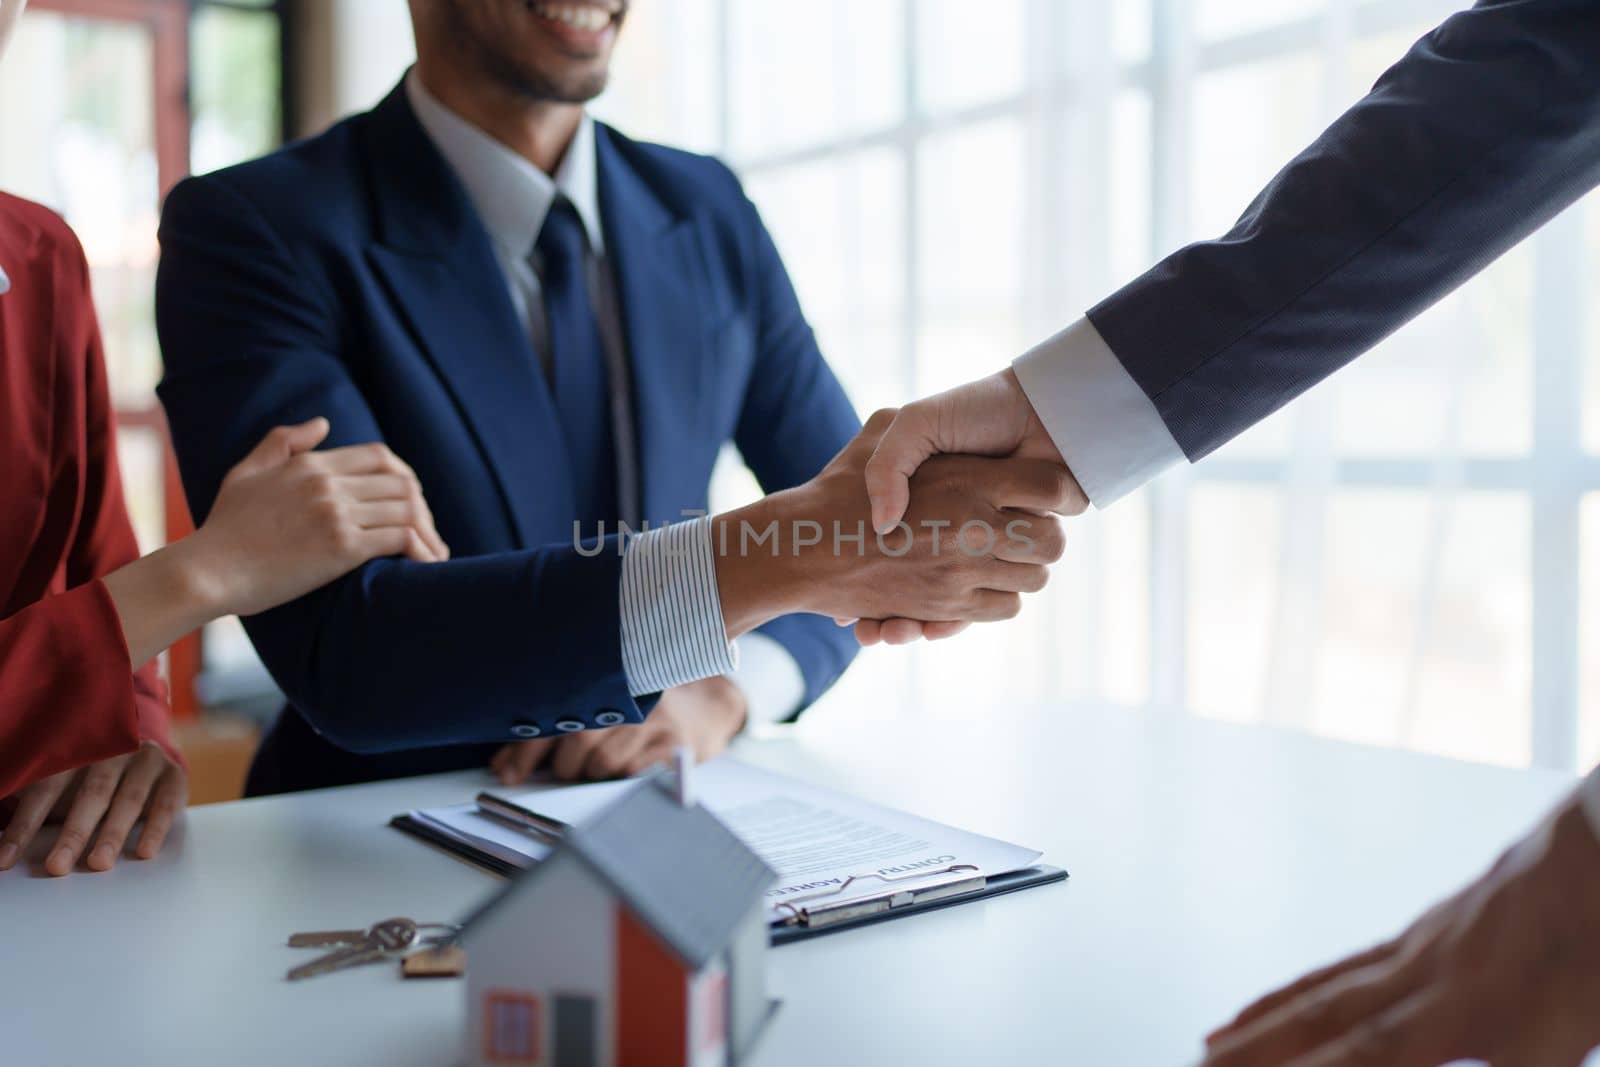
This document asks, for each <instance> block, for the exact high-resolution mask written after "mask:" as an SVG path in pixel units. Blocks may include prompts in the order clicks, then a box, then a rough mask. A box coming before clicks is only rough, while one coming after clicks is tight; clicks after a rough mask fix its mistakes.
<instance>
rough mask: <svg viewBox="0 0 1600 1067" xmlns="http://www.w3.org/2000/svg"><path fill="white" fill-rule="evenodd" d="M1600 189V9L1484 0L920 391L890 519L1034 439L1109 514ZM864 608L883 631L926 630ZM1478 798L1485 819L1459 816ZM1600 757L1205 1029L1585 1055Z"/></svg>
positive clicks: (1405, 1051)
mask: <svg viewBox="0 0 1600 1067" xmlns="http://www.w3.org/2000/svg"><path fill="white" fill-rule="evenodd" d="M1597 183H1600V2H1597V0H1482V2H1480V3H1478V4H1476V5H1475V6H1473V7H1472V8H1471V9H1470V10H1467V11H1463V12H1460V13H1458V14H1456V15H1454V16H1452V17H1451V18H1450V19H1448V20H1447V21H1445V22H1444V24H1443V25H1441V26H1440V27H1439V28H1438V29H1436V30H1434V31H1433V32H1432V33H1430V34H1428V35H1427V36H1425V37H1424V38H1422V39H1421V40H1420V41H1418V42H1417V43H1416V44H1415V45H1414V46H1413V47H1412V49H1411V50H1410V52H1409V53H1408V54H1407V55H1406V56H1405V57H1404V58H1403V59H1401V60H1400V62H1398V63H1396V64H1395V65H1394V66H1393V67H1392V68H1390V69H1389V71H1387V72H1386V73H1385V74H1384V75H1383V77H1382V78H1380V79H1379V80H1378V83H1377V84H1376V85H1375V86H1374V87H1373V90H1372V92H1371V93H1369V94H1368V95H1367V96H1366V97H1365V98H1364V99H1363V100H1361V101H1360V102H1359V103H1357V104H1356V105H1355V106H1354V107H1353V108H1351V109H1350V110H1349V111H1348V112H1346V113H1345V114H1344V115H1343V116H1341V117H1340V118H1339V119H1338V120H1337V121H1335V122H1334V123H1333V125H1332V126H1330V127H1329V128H1328V129H1327V130H1326V131H1325V132H1324V133H1323V134H1322V136H1321V137H1319V138H1318V139H1317V141H1316V142H1315V143H1314V144H1312V145H1311V146H1310V147H1309V148H1307V149H1306V150H1305V151H1304V152H1302V153H1301V154H1300V155H1298V156H1297V157H1295V158H1294V159H1293V160H1291V161H1290V162H1289V163H1288V164H1287V165H1286V166H1285V167H1284V169H1283V170H1282V171H1280V172H1279V173H1278V175H1277V176H1276V177H1275V178H1273V180H1272V182H1271V183H1270V184H1269V185H1268V186H1267V187H1266V188H1265V189H1263V190H1262V191H1261V193H1260V194H1259V195H1258V196H1257V197H1256V199H1255V201H1254V202H1253V203H1251V204H1250V206H1249V208H1248V209H1247V210H1246V211H1245V213H1244V215H1243V216H1241V217H1240V219H1239V221H1238V223H1237V224H1236V225H1235V226H1234V227H1233V229H1232V230H1231V231H1230V232H1229V233H1227V234H1225V235H1224V236H1222V237H1221V238H1219V239H1217V240H1212V241H1202V242H1200V243H1198V244H1194V245H1191V246H1189V247H1188V248H1184V249H1181V250H1179V251H1178V252H1175V253H1174V254H1172V255H1171V256H1169V257H1167V258H1166V259H1165V260H1163V261H1162V262H1161V263H1159V264H1157V265H1156V266H1155V267H1153V268H1152V269H1151V270H1150V271H1148V272H1147V273H1146V274H1145V275H1144V276H1143V277H1140V278H1138V279H1135V280H1134V281H1133V282H1131V283H1130V284H1128V285H1127V286H1125V287H1123V288H1122V289H1120V290H1119V291H1117V292H1115V293H1113V294H1111V295H1110V296H1109V297H1107V298H1106V299H1105V300H1103V301H1101V302H1100V304H1098V305H1097V306H1095V307H1094V308H1091V309H1090V310H1089V311H1088V313H1087V314H1086V315H1085V316H1084V317H1083V318H1080V319H1079V320H1078V321H1077V322H1075V323H1073V324H1072V325H1070V326H1069V327H1068V328H1067V329H1066V330H1064V331H1062V332H1061V333H1060V334H1058V335H1057V336H1055V337H1053V338H1051V339H1049V340H1047V341H1045V342H1044V343H1043V344H1041V345H1039V346H1038V347H1037V348H1035V349H1034V350H1032V351H1031V352H1028V353H1026V354H1024V355H1023V356H1021V357H1020V358H1018V359H1017V360H1016V361H1015V363H1013V365H1012V366H1011V367H1010V368H1007V369H1006V370H1003V371H1001V372H1000V373H998V374H995V375H992V376H990V377H988V378H984V379H982V380H980V381H977V382H973V383H972V384H970V385H966V386H962V387H960V388H957V389H953V390H951V391H949V392H947V393H944V394H941V395H940V396H937V397H932V398H930V399H927V400H923V401H918V402H917V403H915V404H911V405H908V406H907V407H906V408H904V409H902V410H901V412H900V413H899V415H898V417H897V418H896V419H895V421H894V423H893V425H892V426H891V427H890V429H889V430H888V431H887V432H886V433H885V435H884V436H883V438H882V439H881V441H880V444H879V445H878V448H877V452H876V454H875V456H874V457H873V459H872V460H871V461H870V462H869V463H868V465H867V477H868V483H869V485H870V487H871V490H872V495H873V498H874V501H873V503H874V508H873V511H874V517H875V520H876V521H877V522H880V523H882V522H888V521H892V520H893V519H895V518H896V517H897V516H898V515H899V513H900V511H901V509H902V508H903V507H904V506H905V503H906V501H907V499H908V495H909V498H910V499H912V500H914V499H915V495H916V494H915V489H914V487H913V488H912V490H911V491H910V493H909V494H908V487H907V484H906V478H907V476H908V475H910V474H912V473H913V472H915V471H916V470H917V469H918V467H919V465H920V464H921V463H922V462H923V461H924V460H925V459H926V457H928V456H929V455H931V454H934V453H937V452H940V451H955V452H967V451H976V452H991V453H996V454H1004V453H1009V452H1012V451H1014V450H1016V449H1019V448H1021V449H1026V450H1029V451H1031V452H1033V453H1034V454H1038V455H1050V456H1053V457H1054V458H1055V459H1056V461H1057V462H1060V463H1064V464H1065V467H1066V468H1070V470H1071V472H1072V474H1073V475H1074V476H1075V478H1076V481H1077V482H1079V483H1081V485H1082V488H1083V489H1084V490H1085V491H1086V493H1087V495H1088V497H1089V498H1090V499H1091V500H1092V501H1093V502H1094V503H1095V504H1096V506H1100V507H1104V506H1105V505H1107V504H1109V503H1110V502H1112V501H1113V500H1115V499H1117V498H1118V497H1119V496H1121V495H1123V494H1124V493H1126V492H1128V491H1129V490H1131V489H1134V488H1136V487H1137V486H1139V485H1140V484H1142V483H1143V482H1144V481H1146V480H1148V479H1149V478H1151V477H1153V476H1154V475H1155V474H1157V473H1159V472H1160V471H1161V470H1162V469H1164V468H1165V467H1167V466H1169V465H1171V464H1174V463H1178V462H1182V461H1184V460H1189V461H1194V460H1198V459H1200V458H1201V457H1203V456H1205V455H1207V454H1208V453H1210V452H1211V451H1212V450H1214V449H1215V448H1217V447H1218V446H1219V445H1221V444H1223V443H1224V442H1226V441H1227V440H1229V439H1230V438H1232V437H1233V436H1234V435H1236V434H1238V433H1239V432H1240V431H1242V430H1243V429H1245V428H1246V427H1248V426H1250V425H1252V424H1254V423H1255V422H1257V421H1259V420H1260V419H1262V418H1265V417H1266V416H1267V415H1268V414H1270V413H1271V412H1273V411H1275V410H1277V409H1278V408H1279V407H1281V406H1282V405H1284V404H1285V403H1287V402H1288V401H1289V400H1291V399H1293V398H1294V397H1295V396H1297V395H1299V394H1300V393H1301V392H1303V391H1305V390H1306V389H1309V388H1310V387H1311V386H1313V385H1315V384H1316V383H1317V382H1319V381H1321V380H1322V379H1323V378H1325V377H1327V376H1328V375H1329V374H1331V373H1333V372H1334V371H1335V370H1337V369H1338V368H1340V367H1342V366H1343V365H1345V364H1346V363H1347V362H1349V361H1350V360H1352V359H1354V358H1355V357H1356V356H1358V355H1360V354H1361V353H1363V352H1365V351H1366V350H1367V349H1369V348H1371V347H1372V346H1373V345H1375V344H1376V343H1377V342H1378V341H1380V340H1381V339H1383V338H1384V337H1385V336H1387V335H1388V334H1389V333H1390V332H1392V331H1393V330H1395V329H1397V328H1398V327H1399V326H1401V325H1402V324H1403V323H1405V322H1407V321H1408V320H1410V319H1411V318H1412V317H1413V316H1415V315H1416V314H1418V313H1419V312H1420V311H1422V310H1423V309H1424V308H1426V307H1427V306H1428V305H1430V304H1431V303H1433V302H1434V301H1435V300H1437V299H1439V298H1440V297H1441V296H1443V295H1444V294H1445V293H1447V292H1449V291H1450V290H1451V289H1454V288H1455V287H1456V286H1458V285H1460V284H1461V282H1463V281H1465V280H1466V279H1467V278H1469V277H1471V276H1472V275H1473V274H1475V273H1476V272H1477V271H1479V270H1481V269H1482V268H1483V267H1484V266H1485V265H1487V264H1488V263H1490V262H1491V261H1492V260H1493V259H1494V258H1495V257H1496V256H1498V255H1500V253H1502V252H1504V251H1505V250H1506V249H1508V248H1510V247H1511V246H1512V245H1513V244H1515V243H1516V242H1517V241H1520V240H1521V239H1522V238H1523V237H1525V236H1527V235H1528V234H1530V233H1532V232H1533V231H1534V230H1535V229H1537V228H1538V227H1539V226H1540V225H1542V224H1543V223H1544V222H1545V221H1546V220H1548V219H1550V218H1551V217H1552V216H1554V215H1555V214H1556V213H1557V212H1559V211H1561V210H1562V209H1563V208H1565V207H1566V206H1568V205H1569V204H1571V203H1572V202H1573V201H1575V200H1577V199H1578V197H1580V196H1582V195H1583V194H1584V193H1586V192H1588V191H1589V190H1591V189H1593V188H1594V187H1595V185H1596V184H1597ZM920 630H921V625H920V624H919V623H918V622H917V621H916V620H915V619H912V618H899V619H890V620H887V621H881V622H880V621H878V620H866V621H864V622H862V623H860V624H859V631H860V634H861V637H862V639H863V640H864V641H868V642H871V641H875V640H878V639H880V638H881V637H884V636H886V635H887V636H889V637H891V638H892V639H894V640H897V641H898V640H908V639H912V638H914V637H915V636H916V635H917V633H919V632H920ZM1463 814H1464V815H1466V816H1468V817H1470V813H1463ZM1597 1004H1600V768H1596V769H1595V770H1594V771H1593V772H1592V773H1591V774H1590V775H1589V777H1588V778H1587V780H1586V781H1585V782H1584V784H1583V785H1582V786H1581V787H1580V788H1579V789H1578V790H1575V791H1574V792H1573V793H1572V795H1571V796H1569V797H1568V798H1567V799H1566V801H1565V802H1563V803H1562V804H1561V805H1560V806H1558V807H1557V808H1556V809H1555V811H1553V812H1552V813H1551V815H1550V816H1549V818H1548V819H1546V820H1545V822H1544V823H1543V824H1541V825H1540V826H1539V827H1537V828H1536V829H1535V830H1534V831H1533V832H1532V833H1531V834H1529V835H1528V836H1527V837H1526V838H1525V839H1523V840H1522V841H1520V842H1518V843H1517V844H1516V845H1515V846H1514V847H1512V848H1511V849H1510V850H1509V851H1507V852H1506V854H1505V855H1504V856H1502V857H1501V859H1500V861H1499V862H1498V863H1496V864H1495V866H1494V867H1493V869H1492V870H1490V871H1489V872H1488V873H1487V874H1485V875H1484V876H1483V877H1482V878H1480V879H1479V880H1478V881H1477V882H1475V883H1474V884H1472V885H1470V886H1468V887H1467V888H1466V889H1464V890H1463V891H1461V892H1460V893H1458V894H1456V895H1455V896H1454V897H1452V898H1450V899H1449V900H1447V901H1445V902H1443V903H1441V904H1440V905H1438V906H1437V907H1435V908H1434V909H1432V910H1431V911H1430V912H1428V913H1427V914H1426V915H1425V916H1424V917H1423V918H1422V919H1420V920H1419V921H1418V922H1416V923H1415V924H1413V925H1412V926H1411V927H1410V929H1408V930H1406V931H1405V932H1404V933H1403V934H1402V935H1400V936H1398V937H1395V938H1393V939H1391V940H1389V941H1386V942H1384V943H1383V944H1381V945H1379V946H1377V947H1376V948H1373V949H1371V950H1369V951H1366V952H1362V953H1359V954H1357V955H1354V956H1351V957H1350V958H1348V959H1346V960H1343V961H1341V962H1339V963H1336V964H1334V965H1332V966H1329V967H1325V968H1323V969H1321V970H1318V971H1315V972H1313V973H1311V974H1310V975H1308V976H1306V977H1305V978H1303V979H1301V980H1300V981H1298V982H1295V983H1293V984H1291V985H1289V986H1287V987H1285V988H1284V989H1282V990H1279V991H1278V992H1276V993H1273V994H1271V995H1269V996H1267V997H1265V998H1263V999H1262V1000H1261V1001H1259V1002H1257V1003H1256V1004H1254V1005H1252V1006H1251V1007H1249V1008H1247V1009H1246V1010H1245V1011H1244V1012H1243V1013H1241V1014H1240V1016H1239V1017H1238V1018H1237V1019H1235V1020H1234V1021H1233V1022H1232V1023H1230V1024H1228V1025H1227V1026H1224V1027H1222V1028H1221V1029H1219V1030H1218V1031H1217V1032H1216V1033H1214V1034H1213V1035H1211V1038H1210V1041H1209V1044H1210V1056H1209V1058H1208V1059H1207V1060H1206V1064H1207V1067H1276V1065H1278V1064H1288V1063H1293V1064H1308V1065H1309V1064H1312V1063H1315V1064H1318V1065H1321V1067H1354V1065H1357V1064H1380V1063H1381V1064H1390V1065H1396V1067H1407V1065H1416V1067H1433V1065H1435V1064H1441V1063H1445V1062H1454V1061H1456V1060H1468V1059H1470V1060H1474V1061H1478V1060H1487V1061H1490V1062H1492V1063H1495V1064H1511V1063H1515V1064H1534V1065H1540V1067H1543V1065H1550V1067H1557V1065H1559V1067H1566V1065H1569V1064H1576V1063H1579V1062H1580V1061H1582V1059H1583V1058H1584V1054H1585V1053H1586V1052H1588V1051H1589V1050H1590V1049H1592V1048H1594V1047H1596V1046H1597V1045H1600V1010H1597V1008H1596V1006H1597Z"/></svg>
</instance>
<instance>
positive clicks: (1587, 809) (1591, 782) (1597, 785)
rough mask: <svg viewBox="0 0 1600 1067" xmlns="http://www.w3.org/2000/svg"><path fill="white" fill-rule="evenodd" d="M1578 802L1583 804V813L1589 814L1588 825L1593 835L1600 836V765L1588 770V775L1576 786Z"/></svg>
mask: <svg viewBox="0 0 1600 1067" xmlns="http://www.w3.org/2000/svg"><path fill="white" fill-rule="evenodd" d="M1578 802H1579V803H1581V804H1582V805H1583V813H1584V814H1585V815H1587V816H1589V826H1590V827H1591V828H1593V830H1594V834H1595V836H1596V837H1600V767H1596V768H1595V769H1594V770H1592V771H1590V772H1589V777H1587V778H1585V779H1584V780H1583V785H1581V786H1579V787H1578Z"/></svg>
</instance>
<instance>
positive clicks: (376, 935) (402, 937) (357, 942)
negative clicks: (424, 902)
mask: <svg viewBox="0 0 1600 1067" xmlns="http://www.w3.org/2000/svg"><path fill="white" fill-rule="evenodd" d="M425 930H432V931H438V932H437V933H434V934H430V935H429V936H427V937H424V936H423V931H425ZM460 932H461V928H460V927H458V926H452V925H451V924H450V923H418V922H415V921H413V920H411V919H405V918H397V919H385V920H383V921H382V922H380V923H375V924H373V925H372V926H370V927H368V928H367V929H365V930H316V931H311V932H308V933H301V934H293V935H291V936H290V937H289V947H290V948H316V947H327V946H337V947H335V948H334V949H333V951H332V952H328V953H326V954H324V955H321V956H318V957H317V958H316V959H314V960H311V961H310V962H308V963H302V964H301V965H300V966H298V967H295V968H294V969H293V970H291V971H290V972H289V981H291V982H297V981H299V980H300V979H302V978H314V977H316V976H317V975H319V974H328V973H330V972H332V971H342V970H344V969H345V968H347V967H359V966H361V965H362V964H366V963H377V962H379V961H380V960H389V959H395V958H396V957H400V956H404V955H405V954H406V953H408V952H410V951H411V950H412V949H413V948H416V947H418V946H419V945H442V944H448V943H449V942H450V941H452V940H454V938H455V936H456V935H457V934H458V933H460Z"/></svg>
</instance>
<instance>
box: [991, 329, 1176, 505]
mask: <svg viewBox="0 0 1600 1067" xmlns="http://www.w3.org/2000/svg"><path fill="white" fill-rule="evenodd" d="M1011 366H1012V369H1013V370H1015V371H1016V374H1017V381H1018V382H1020V383H1021V384H1022V391H1023V392H1024V393H1025V394H1027V397H1028V402H1029V403H1030V404H1032V405H1033V410H1034V411H1035V412H1037V413H1038V415H1039V421H1040V422H1042V423H1044V428H1045V432H1047V433H1048V434H1049V435H1050V440H1051V441H1053V442H1054V443H1055V446H1056V448H1057V450H1059V451H1060V453H1061V458H1062V459H1063V460H1065V461H1066V464H1067V469H1068V470H1070V471H1071V472H1072V476H1073V477H1074V478H1076V479H1077V480H1078V484H1079V485H1080V486H1082V487H1083V491H1084V492H1085V493H1086V494H1088V497H1089V499H1090V501H1092V502H1093V503H1094V506H1095V507H1097V508H1103V507H1105V506H1106V505H1108V504H1110V503H1111V502H1112V501H1114V500H1116V499H1117V498H1118V497H1121V496H1124V495H1126V494H1128V493H1131V492H1132V491H1133V490H1135V489H1137V488H1139V487H1140V486H1141V485H1143V484H1144V483H1145V482H1148V481H1149V480H1150V479H1152V478H1154V477H1155V476H1156V475H1158V474H1160V473H1161V472H1162V471H1163V470H1165V469H1166V468H1168V467H1170V466H1172V465H1173V464H1175V463H1178V462H1180V461H1182V460H1183V459H1184V455H1183V449H1181V448H1179V447H1178V442H1177V441H1175V440H1173V437H1172V431H1170V430H1168V429H1167V424H1166V423H1165V422H1163V421H1162V420H1161V415H1160V414H1159V413H1158V412H1157V411H1156V406H1155V405H1154V404H1152V403H1151V402H1150V398H1149V397H1147V396H1145V393H1144V390H1143V389H1141V388H1139V383H1138V382H1135V381H1134V380H1133V377H1132V376H1131V375H1130V374H1128V371H1127V369H1126V368H1125V367H1123V365H1122V361H1121V360H1119V359H1117V354H1116V353H1115V352H1113V351H1111V348H1110V346H1108V345H1107V344H1106V343H1105V341H1104V340H1103V339H1102V338H1101V337H1100V331H1098V330H1096V329H1095V328H1094V324H1093V323H1091V322H1090V321H1089V320H1088V319H1087V318H1080V319H1079V320H1078V321H1077V322H1075V323H1073V324H1072V325H1071V326H1068V327H1067V328H1066V329H1065V330H1062V331H1061V332H1060V333H1058V334H1056V335H1055V336H1054V337H1052V338H1050V339H1049V340H1048V341H1045V342H1044V343H1043V344H1040V345H1038V346H1037V347H1035V348H1033V349H1031V350H1030V351H1028V352H1024V353H1023V354H1022V355H1021V356H1018V357H1017V359H1016V361H1015V362H1013V363H1012V365H1011Z"/></svg>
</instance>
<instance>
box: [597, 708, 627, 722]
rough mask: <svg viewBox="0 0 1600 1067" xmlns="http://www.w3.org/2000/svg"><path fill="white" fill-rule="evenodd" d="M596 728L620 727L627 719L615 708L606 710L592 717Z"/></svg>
mask: <svg viewBox="0 0 1600 1067" xmlns="http://www.w3.org/2000/svg"><path fill="white" fill-rule="evenodd" d="M594 721H595V725H596V726H621V725H622V724H623V723H625V722H627V721H628V717H627V716H626V715H624V714H622V712H620V711H618V710H617V709H616V708H606V709H605V710H604V711H602V712H600V713H599V714H598V715H596V716H595V717H594Z"/></svg>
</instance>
